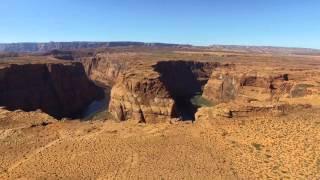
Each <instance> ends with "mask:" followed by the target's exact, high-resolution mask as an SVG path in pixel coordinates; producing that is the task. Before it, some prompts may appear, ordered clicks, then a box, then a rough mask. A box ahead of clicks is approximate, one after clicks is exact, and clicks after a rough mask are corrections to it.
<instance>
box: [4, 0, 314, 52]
mask: <svg viewBox="0 0 320 180" xmlns="http://www.w3.org/2000/svg"><path fill="white" fill-rule="evenodd" d="M0 24H1V26H0V42H47V41H145V42H168V43H186V44H195V45H208V44H239V45H274V46H290V47H311V48H320V1H319V0H219V1H218V0H192V1H191V0H1V2H0Z"/></svg>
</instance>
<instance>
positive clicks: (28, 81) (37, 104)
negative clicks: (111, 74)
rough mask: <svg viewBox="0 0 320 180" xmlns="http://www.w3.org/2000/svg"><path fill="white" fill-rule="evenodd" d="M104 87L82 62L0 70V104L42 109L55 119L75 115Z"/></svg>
mask: <svg viewBox="0 0 320 180" xmlns="http://www.w3.org/2000/svg"><path fill="white" fill-rule="evenodd" d="M103 97H104V92H103V89H101V88H99V87H97V86H96V85H95V84H94V83H93V82H92V81H90V80H89V79H88V78H87V76H86V74H85V71H84V68H83V66H82V64H81V63H68V64H67V63H63V64H62V63H57V64H22V65H15V64H12V65H8V66H7V67H2V68H1V69H0V106H5V107H6V108H7V109H9V110H16V109H22V110H25V111H34V110H36V109H41V110H42V111H43V112H46V113H48V114H50V115H52V116H54V117H56V118H63V117H68V118H78V117H79V115H80V113H81V112H82V111H83V110H84V109H85V108H86V107H87V106H88V105H89V104H90V103H91V102H92V101H94V100H96V99H101V98H103Z"/></svg>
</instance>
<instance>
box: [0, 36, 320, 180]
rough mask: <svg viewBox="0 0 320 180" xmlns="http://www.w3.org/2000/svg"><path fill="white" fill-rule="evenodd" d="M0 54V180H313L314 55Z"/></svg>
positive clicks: (319, 156)
mask: <svg viewBox="0 0 320 180" xmlns="http://www.w3.org/2000/svg"><path fill="white" fill-rule="evenodd" d="M0 50H1V51H2V53H1V54H0V106H1V108H0V154H1V156H0V179H319V178H320V146H319V144H320V116H319V114H320V50H311V49H299V48H277V47H262V46H261V47H260V46H255V47H253V46H252V47H245V46H218V45H217V46H190V45H178V44H161V43H134V42H113V43H105V44H104V43H102V42H100V43H84V42H79V43H47V44H40V43H38V44H36V43H35V44H23V43H21V44H2V45H0ZM13 52H14V53H13Z"/></svg>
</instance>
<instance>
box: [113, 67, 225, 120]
mask: <svg viewBox="0 0 320 180" xmlns="http://www.w3.org/2000/svg"><path fill="white" fill-rule="evenodd" d="M217 66H219V64H217V63H205V62H193V61H163V62H157V63H154V64H150V65H141V66H139V65H137V66H135V67H134V70H132V69H131V70H128V71H126V72H125V73H124V74H123V75H122V76H121V77H120V79H118V82H117V83H116V84H115V86H114V87H113V88H112V92H111V101H110V105H109V111H110V112H112V113H113V114H114V116H115V117H116V118H118V119H120V120H127V119H138V120H140V121H142V122H148V123H155V122H161V121H166V120H168V119H170V118H177V117H181V118H186V119H189V120H192V119H193V118H194V117H193V116H194V113H195V111H196V107H194V106H193V105H192V104H191V101H190V99H191V98H192V97H193V96H195V95H196V94H199V93H200V94H201V93H202V89H203V87H204V85H205V84H206V82H207V81H208V79H209V77H210V74H211V72H212V70H213V69H214V68H215V67H217Z"/></svg>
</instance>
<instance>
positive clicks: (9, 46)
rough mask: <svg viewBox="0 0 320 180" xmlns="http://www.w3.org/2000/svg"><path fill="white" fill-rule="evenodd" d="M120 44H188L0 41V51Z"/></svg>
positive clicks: (97, 46) (35, 50)
mask: <svg viewBox="0 0 320 180" xmlns="http://www.w3.org/2000/svg"><path fill="white" fill-rule="evenodd" d="M121 46H146V47H149V46H157V47H178V46H189V45H179V44H169V43H144V42H124V41H121V42H120V41H119V42H80V41H79V42H48V43H32V42H31V43H0V52H29V53H36V52H48V51H52V50H77V49H83V48H103V47H121Z"/></svg>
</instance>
